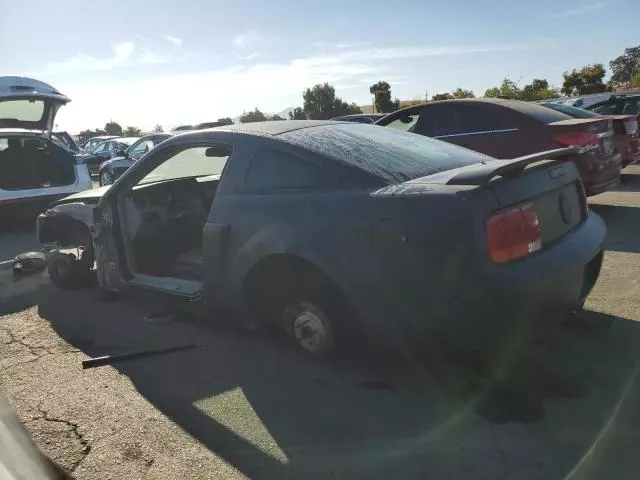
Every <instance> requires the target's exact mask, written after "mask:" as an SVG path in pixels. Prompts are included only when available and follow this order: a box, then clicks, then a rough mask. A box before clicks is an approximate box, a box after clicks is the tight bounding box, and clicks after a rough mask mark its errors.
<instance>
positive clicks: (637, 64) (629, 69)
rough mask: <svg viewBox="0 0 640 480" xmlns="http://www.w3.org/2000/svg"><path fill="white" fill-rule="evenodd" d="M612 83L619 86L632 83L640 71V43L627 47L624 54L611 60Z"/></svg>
mask: <svg viewBox="0 0 640 480" xmlns="http://www.w3.org/2000/svg"><path fill="white" fill-rule="evenodd" d="M609 67H610V68H611V84H612V85H614V86H617V87H620V86H626V85H628V84H632V80H633V78H634V76H635V75H637V74H638V73H640V45H638V46H637V47H630V48H625V50H624V54H623V55H620V56H619V57H618V58H616V59H614V60H611V61H610V62H609Z"/></svg>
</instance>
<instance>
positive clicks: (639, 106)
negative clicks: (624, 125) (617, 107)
mask: <svg viewBox="0 0 640 480" xmlns="http://www.w3.org/2000/svg"><path fill="white" fill-rule="evenodd" d="M622 114H623V115H640V99H638V98H630V99H628V100H626V101H625V102H624V107H622Z"/></svg>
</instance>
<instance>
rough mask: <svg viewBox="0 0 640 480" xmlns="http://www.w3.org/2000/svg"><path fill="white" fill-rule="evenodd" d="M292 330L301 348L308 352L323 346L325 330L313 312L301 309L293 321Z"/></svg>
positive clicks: (325, 336) (318, 349) (316, 350)
mask: <svg viewBox="0 0 640 480" xmlns="http://www.w3.org/2000/svg"><path fill="white" fill-rule="evenodd" d="M293 332H294V334H295V336H296V340H297V341H298V343H299V344H300V346H301V347H302V348H304V349H306V350H308V351H310V352H318V351H320V350H322V349H323V348H324V344H325V342H326V339H327V332H326V331H325V328H324V325H323V323H322V320H320V318H319V317H318V316H317V315H316V314H315V313H313V312H310V311H309V310H303V311H301V312H300V313H299V314H298V316H297V317H296V319H295V320H294V321H293Z"/></svg>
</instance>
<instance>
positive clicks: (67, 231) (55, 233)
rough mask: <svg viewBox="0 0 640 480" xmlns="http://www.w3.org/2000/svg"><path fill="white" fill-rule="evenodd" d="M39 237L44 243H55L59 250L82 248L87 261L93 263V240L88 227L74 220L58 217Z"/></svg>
mask: <svg viewBox="0 0 640 480" xmlns="http://www.w3.org/2000/svg"><path fill="white" fill-rule="evenodd" d="M47 227H48V228H47V231H46V232H42V234H41V236H42V237H43V238H44V239H45V240H46V242H47V243H48V242H56V243H57V244H58V247H60V248H72V247H84V249H85V251H86V252H87V254H88V256H87V260H88V261H90V262H91V263H93V240H92V238H91V232H90V231H89V227H88V226H87V225H86V224H84V223H83V222H81V221H80V220H76V219H75V218H70V217H66V216H60V217H58V218H56V221H55V223H50V224H49V225H47Z"/></svg>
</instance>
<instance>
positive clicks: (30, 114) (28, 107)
mask: <svg viewBox="0 0 640 480" xmlns="http://www.w3.org/2000/svg"><path fill="white" fill-rule="evenodd" d="M43 113H44V102H43V101H42V100H3V101H0V120H2V119H12V120H19V121H21V122H37V121H38V120H40V119H42V115H43Z"/></svg>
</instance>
